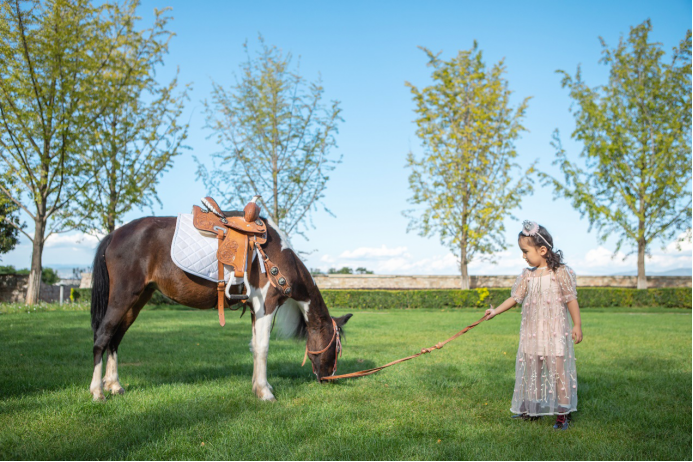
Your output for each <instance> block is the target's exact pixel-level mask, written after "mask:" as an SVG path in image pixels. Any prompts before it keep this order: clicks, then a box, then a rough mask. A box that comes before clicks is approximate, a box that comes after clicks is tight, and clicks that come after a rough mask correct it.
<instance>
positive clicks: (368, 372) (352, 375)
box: [321, 315, 486, 380]
mask: <svg viewBox="0 0 693 462" xmlns="http://www.w3.org/2000/svg"><path fill="white" fill-rule="evenodd" d="M485 320H486V315H484V316H483V317H482V318H481V319H479V320H478V321H477V322H475V323H474V324H470V325H468V326H467V327H465V328H464V329H462V330H461V331H459V332H458V333H456V334H455V335H453V336H452V337H450V338H449V339H447V340H445V341H444V342H440V343H436V344H435V345H434V346H432V347H431V348H423V349H422V350H421V352H420V353H417V354H415V355H411V356H407V357H406V358H402V359H398V360H397V361H392V362H391V363H387V364H385V365H384V366H380V367H376V368H374V369H366V370H365V371H358V372H351V373H349V374H342V375H332V376H330V377H322V378H321V380H337V379H351V378H355V377H363V376H366V375H371V374H375V373H376V372H378V371H382V370H383V369H385V368H386V367H390V366H394V365H395V364H398V363H403V362H404V361H409V360H410V359H413V358H416V357H418V356H421V355H424V354H426V353H430V352H431V351H433V350H440V349H441V348H443V347H444V346H445V345H446V344H447V343H448V342H452V341H453V340H455V339H456V338H457V337H459V336H460V335H462V334H464V333H465V332H467V331H468V330H469V329H471V328H473V327H476V326H477V325H479V324H480V323H481V322H483V321H485Z"/></svg>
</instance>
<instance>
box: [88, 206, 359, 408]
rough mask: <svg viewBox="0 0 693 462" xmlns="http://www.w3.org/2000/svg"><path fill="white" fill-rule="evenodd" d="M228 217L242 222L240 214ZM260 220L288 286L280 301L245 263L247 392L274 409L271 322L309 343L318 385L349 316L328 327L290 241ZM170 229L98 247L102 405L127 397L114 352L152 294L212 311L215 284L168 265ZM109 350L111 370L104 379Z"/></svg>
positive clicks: (134, 225)
mask: <svg viewBox="0 0 693 462" xmlns="http://www.w3.org/2000/svg"><path fill="white" fill-rule="evenodd" d="M225 214H226V215H227V216H242V212H225ZM263 220H265V221H266V222H267V224H268V225H269V226H267V242H266V243H265V244H263V246H262V248H263V250H264V251H265V253H266V254H267V256H268V257H269V258H270V259H271V260H272V261H273V262H274V264H275V265H277V267H279V268H280V269H281V271H282V273H283V274H284V276H285V277H286V279H287V280H289V281H290V282H291V286H292V291H291V295H290V297H288V296H285V295H284V294H283V293H282V292H281V291H279V290H278V289H276V288H275V287H274V286H272V285H271V284H270V281H269V279H268V278H267V275H266V274H265V273H263V272H261V270H260V262H259V261H258V260H259V259H258V258H255V259H253V260H252V263H250V262H249V265H248V268H249V269H248V272H247V273H246V276H245V284H246V288H247V289H249V299H248V301H247V304H248V306H249V308H250V310H251V319H252V331H253V335H252V340H251V343H250V346H251V350H252V353H253V380H252V384H253V385H252V387H253V392H254V393H255V394H256V395H257V397H258V398H260V399H262V400H270V401H274V400H275V398H274V395H273V394H272V387H271V386H270V384H269V383H267V353H268V351H269V340H270V331H271V330H272V320H273V318H274V316H275V314H277V313H278V312H279V313H280V314H281V315H280V316H278V317H277V319H278V324H277V326H278V327H279V328H281V329H282V331H283V332H284V333H286V334H288V335H293V336H303V337H306V351H307V353H308V357H309V358H310V361H311V362H312V365H313V372H314V373H315V375H316V377H317V379H318V380H319V381H320V380H321V379H322V378H323V377H327V376H331V375H333V374H334V372H335V369H336V365H337V362H336V361H337V355H338V354H339V348H340V346H339V345H340V342H339V341H338V340H339V334H340V332H341V328H342V326H343V325H344V324H345V323H346V322H347V321H348V320H349V318H350V317H351V314H347V315H344V316H342V317H341V318H334V321H333V318H332V317H331V316H330V314H329V312H328V311H327V307H326V306H325V302H324V301H323V298H322V295H321V294H320V291H319V290H318V287H317V286H316V285H315V281H314V280H313V277H312V276H311V275H310V272H309V271H308V269H307V268H306V267H305V265H304V264H303V262H301V260H300V259H299V258H298V256H297V255H296V253H294V251H293V249H292V248H291V245H290V243H289V241H288V239H287V237H286V236H285V235H284V234H283V233H282V232H281V231H280V230H279V229H278V228H277V227H276V225H274V223H272V221H271V220H266V219H263ZM175 228H176V218H175V217H144V218H139V219H137V220H134V221H132V222H130V223H128V224H126V225H124V226H122V227H121V228H118V229H117V230H115V231H113V232H112V233H110V234H109V235H107V236H106V237H105V238H104V239H103V240H102V241H101V243H100V244H99V246H98V249H97V251H96V256H95V258H94V269H93V277H92V286H93V288H92V299H91V326H92V330H93V331H94V375H93V377H92V381H91V385H90V387H89V391H90V392H91V394H92V395H93V397H94V400H103V399H104V394H103V390H104V388H105V389H106V390H107V391H110V392H111V393H118V394H122V393H124V392H125V390H124V389H123V387H122V386H121V384H120V381H119V379H118V345H120V342H121V340H122V339H123V336H124V335H125V332H127V330H128V328H129V327H130V326H131V325H132V323H133V322H135V319H137V315H138V314H139V312H140V310H141V309H142V307H143V306H144V305H145V304H146V303H147V301H149V299H150V298H151V296H152V293H153V292H154V291H155V290H156V289H159V290H160V291H161V292H162V293H163V294H164V295H166V296H167V297H169V298H171V299H172V300H175V301H176V302H178V303H180V304H181V305H185V306H189V307H193V308H202V309H204V308H212V307H214V306H215V304H216V302H217V284H216V283H215V282H212V281H208V280H206V279H203V278H200V277H197V276H194V275H191V274H188V273H186V272H184V271H183V270H181V269H180V268H179V267H178V266H176V265H175V264H174V263H173V260H172V259H171V243H172V241H173V235H174V232H175ZM280 308H281V309H280ZM210 328H211V327H210ZM335 338H336V339H337V341H335ZM106 350H108V364H107V366H106V374H105V376H104V377H103V379H102V378H101V374H102V362H103V356H104V354H105V353H106Z"/></svg>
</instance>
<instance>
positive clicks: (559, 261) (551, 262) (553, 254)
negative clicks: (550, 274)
mask: <svg viewBox="0 0 693 462" xmlns="http://www.w3.org/2000/svg"><path fill="white" fill-rule="evenodd" d="M537 234H541V237H543V238H544V239H546V242H548V243H549V245H546V242H544V239H542V238H541V237H539V236H537ZM521 237H525V238H527V239H529V242H530V243H531V244H532V245H533V246H534V248H536V249H539V248H540V247H542V246H543V247H546V250H547V252H546V255H544V258H546V265H547V266H548V267H549V268H550V269H551V271H556V270H557V269H558V268H559V267H560V266H562V265H565V263H564V262H563V252H562V251H560V250H554V248H553V238H552V237H551V234H549V232H548V231H547V230H546V228H544V227H543V226H541V225H539V231H537V233H536V234H535V235H534V236H525V235H524V234H522V232H521V231H520V233H519V234H518V235H517V240H518V241H519V240H520V238H521Z"/></svg>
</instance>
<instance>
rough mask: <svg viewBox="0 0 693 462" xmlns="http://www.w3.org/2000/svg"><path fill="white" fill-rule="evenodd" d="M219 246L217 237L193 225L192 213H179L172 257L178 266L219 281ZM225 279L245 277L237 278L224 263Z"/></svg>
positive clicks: (232, 281) (232, 280)
mask: <svg viewBox="0 0 693 462" xmlns="http://www.w3.org/2000/svg"><path fill="white" fill-rule="evenodd" d="M218 248H219V243H218V242H217V238H216V237H209V236H205V235H204V234H202V233H201V232H200V231H198V230H197V228H195V226H193V216H192V213H181V214H180V215H178V219H177V220H176V233H175V234H174V235H173V243H172V244H171V259H172V260H173V263H175V264H176V266H177V267H178V268H180V269H182V270H183V271H185V272H186V273H190V274H194V275H195V276H199V277H201V278H203V279H207V280H209V281H214V282H218V279H219V268H218V266H217V265H218V262H217V249H218ZM253 259H255V253H253ZM260 266H262V265H260ZM224 281H226V283H227V284H240V283H242V282H243V279H242V278H236V277H235V276H234V272H233V269H232V268H231V267H229V266H228V265H224Z"/></svg>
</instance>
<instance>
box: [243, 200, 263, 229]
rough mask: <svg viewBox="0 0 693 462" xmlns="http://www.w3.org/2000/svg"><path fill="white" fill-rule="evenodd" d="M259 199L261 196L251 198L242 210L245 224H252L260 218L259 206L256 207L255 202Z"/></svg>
mask: <svg viewBox="0 0 693 462" xmlns="http://www.w3.org/2000/svg"><path fill="white" fill-rule="evenodd" d="M260 198H261V196H259V195H255V196H253V198H252V199H250V202H248V204H247V205H246V206H245V208H244V209H243V219H244V220H245V221H246V222H247V223H252V222H254V221H255V220H257V219H258V218H259V217H260V206H259V205H257V200H258V199H260Z"/></svg>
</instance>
